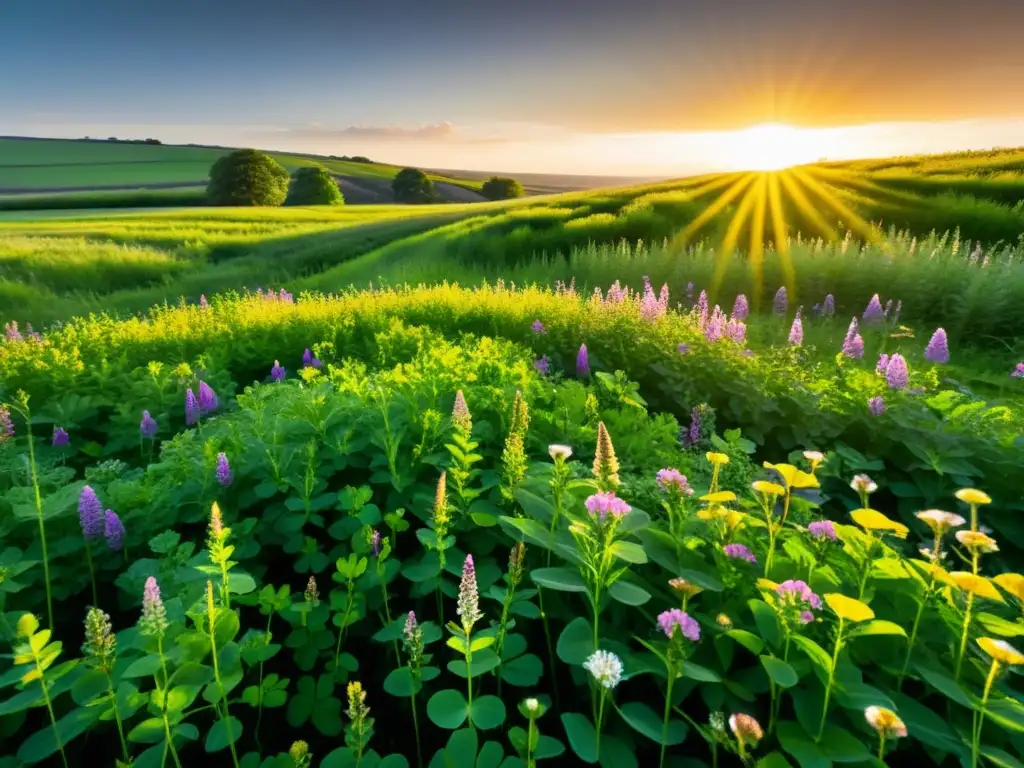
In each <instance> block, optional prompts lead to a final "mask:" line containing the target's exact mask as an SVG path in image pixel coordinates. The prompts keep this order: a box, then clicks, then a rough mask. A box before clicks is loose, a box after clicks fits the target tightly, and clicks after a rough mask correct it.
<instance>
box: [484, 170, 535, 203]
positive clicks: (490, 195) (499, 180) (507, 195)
mask: <svg viewBox="0 0 1024 768" xmlns="http://www.w3.org/2000/svg"><path fill="white" fill-rule="evenodd" d="M480 191H481V192H483V195H484V197H486V198H487V199H488V200H510V199H512V198H513V197H522V196H523V195H525V194H526V190H524V189H523V185H522V184H520V183H519V182H518V181H516V180H515V179H510V178H506V177H502V176H491V178H489V179H488V180H487V181H485V182H484V185H483V187H482V188H481V189H480Z"/></svg>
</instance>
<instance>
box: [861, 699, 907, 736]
mask: <svg viewBox="0 0 1024 768" xmlns="http://www.w3.org/2000/svg"><path fill="white" fill-rule="evenodd" d="M864 719H865V720H867V721H868V725H870V726H871V727H872V728H874V729H875V731H877V732H878V734H879V735H880V736H889V737H892V736H895V737H896V738H897V739H900V738H903V737H904V736H906V735H907V726H906V725H905V724H904V723H903V721H902V720H900V717H899V715H897V714H896V713H895V712H893V711H892V710H891V709H886V708H885V707H868V708H867V709H865V710H864Z"/></svg>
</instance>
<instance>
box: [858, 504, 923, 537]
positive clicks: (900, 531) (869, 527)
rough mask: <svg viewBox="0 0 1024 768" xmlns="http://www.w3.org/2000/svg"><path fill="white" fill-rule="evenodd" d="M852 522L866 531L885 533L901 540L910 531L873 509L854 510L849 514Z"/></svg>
mask: <svg viewBox="0 0 1024 768" xmlns="http://www.w3.org/2000/svg"><path fill="white" fill-rule="evenodd" d="M850 517H852V518H853V521H854V522H855V523H856V524H857V525H859V526H860V527H861V528H863V529H864V530H866V531H886V532H887V533H891V534H893V535H894V536H897V537H899V538H901V539H905V538H907V534H908V533H910V529H909V528H907V526H905V525H903V524H902V523H897V522H896V521H895V520H890V519H889V518H888V517H886V516H885V515H883V514H882V513H881V512H878V511H877V510H874V509H867V508H864V509H855V510H853V512H851V513H850Z"/></svg>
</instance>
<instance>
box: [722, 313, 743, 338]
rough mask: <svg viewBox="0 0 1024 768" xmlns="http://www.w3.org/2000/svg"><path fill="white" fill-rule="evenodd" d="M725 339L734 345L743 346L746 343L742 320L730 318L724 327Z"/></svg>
mask: <svg viewBox="0 0 1024 768" xmlns="http://www.w3.org/2000/svg"><path fill="white" fill-rule="evenodd" d="M725 338H727V339H728V340H729V341H731V342H733V343H734V344H745V343H746V341H747V326H746V324H745V323H744V322H743V321H742V320H737V319H736V318H735V317H734V318H732V319H731V320H729V322H728V323H727V324H726V326H725Z"/></svg>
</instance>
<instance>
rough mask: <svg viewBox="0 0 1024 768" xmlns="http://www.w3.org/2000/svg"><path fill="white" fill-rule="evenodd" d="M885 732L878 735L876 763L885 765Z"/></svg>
mask: <svg viewBox="0 0 1024 768" xmlns="http://www.w3.org/2000/svg"><path fill="white" fill-rule="evenodd" d="M884 758H885V731H881V732H879V734H878V762H880V763H881V764H882V765H885V759H884Z"/></svg>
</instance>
